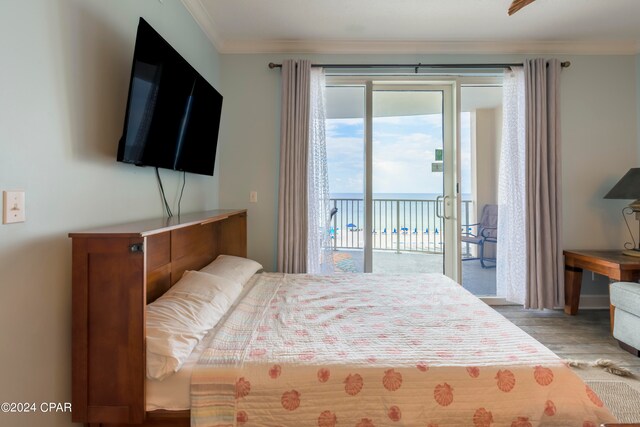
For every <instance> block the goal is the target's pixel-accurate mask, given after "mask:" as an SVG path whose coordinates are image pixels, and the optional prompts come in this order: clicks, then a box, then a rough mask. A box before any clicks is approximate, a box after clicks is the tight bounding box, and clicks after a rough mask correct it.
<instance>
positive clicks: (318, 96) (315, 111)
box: [307, 68, 333, 274]
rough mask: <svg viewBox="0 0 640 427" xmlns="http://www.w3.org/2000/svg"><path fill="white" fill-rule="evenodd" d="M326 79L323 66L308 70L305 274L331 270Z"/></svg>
mask: <svg viewBox="0 0 640 427" xmlns="http://www.w3.org/2000/svg"><path fill="white" fill-rule="evenodd" d="M325 120H326V113H325V78H324V70H323V69H322V68H312V69H311V111H310V117H309V148H308V166H307V175H308V178H307V181H308V182H307V189H308V200H307V203H308V212H307V214H308V232H307V236H308V241H307V273H309V274H327V273H330V272H332V271H333V262H332V253H331V239H330V236H329V227H330V224H329V221H330V220H329V212H330V209H331V207H330V201H329V177H328V169H327V144H326V138H325Z"/></svg>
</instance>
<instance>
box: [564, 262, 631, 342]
mask: <svg viewBox="0 0 640 427" xmlns="http://www.w3.org/2000/svg"><path fill="white" fill-rule="evenodd" d="M583 269H584V270H589V271H593V272H594V273H598V274H602V275H603V276H607V277H608V278H609V283H611V282H637V281H638V280H639V279H640V258H635V257H632V256H628V255H623V254H622V251H590V250H589V251H587V250H585V251H581V250H579V251H574V250H571V251H564V312H565V313H567V314H570V315H575V314H576V313H578V305H579V304H580V288H581V286H582V270H583ZM614 309H615V307H614V306H612V305H611V304H609V310H610V314H609V315H610V317H611V330H612V331H613V321H614V319H613V314H614Z"/></svg>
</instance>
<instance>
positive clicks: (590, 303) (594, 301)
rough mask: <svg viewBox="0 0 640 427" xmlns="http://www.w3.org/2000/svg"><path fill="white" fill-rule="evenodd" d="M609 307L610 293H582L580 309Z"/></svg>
mask: <svg viewBox="0 0 640 427" xmlns="http://www.w3.org/2000/svg"><path fill="white" fill-rule="evenodd" d="M604 308H607V309H608V308H609V295H580V310H582V309H585V310H599V309H604Z"/></svg>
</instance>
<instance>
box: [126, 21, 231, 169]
mask: <svg viewBox="0 0 640 427" xmlns="http://www.w3.org/2000/svg"><path fill="white" fill-rule="evenodd" d="M221 111H222V95H220V93H218V91H217V90H215V89H214V88H213V86H211V85H210V84H209V83H208V82H207V81H206V80H205V79H204V78H203V77H202V76H201V75H200V74H199V73H198V72H197V71H196V70H195V69H194V68H193V67H192V66H191V65H189V63H188V62H187V61H185V60H184V58H183V57H182V56H180V54H179V53H178V52H177V51H176V50H175V49H174V48H172V47H171V45H170V44H169V43H167V42H166V41H165V40H164V39H163V38H162V36H160V34H158V32H156V31H155V30H154V29H153V28H152V27H151V26H150V25H149V24H148V23H147V22H146V21H145V20H144V19H142V18H140V22H139V24H138V33H137V36H136V45H135V51H134V54H133V65H132V67H131V81H130V83H129V97H128V100H127V110H126V114H125V119H124V130H123V132H122V138H121V139H120V143H119V145H118V158H117V159H118V161H120V162H125V163H133V164H135V165H138V166H155V167H160V168H165V169H173V170H179V171H185V172H193V173H197V174H202V175H213V167H214V164H215V158H216V147H217V145H218V130H219V128H220V114H221Z"/></svg>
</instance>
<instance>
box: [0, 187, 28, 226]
mask: <svg viewBox="0 0 640 427" xmlns="http://www.w3.org/2000/svg"><path fill="white" fill-rule="evenodd" d="M2 205H3V209H2V223H3V224H13V223H15V222H25V220H26V215H25V211H24V206H25V203H24V191H20V190H15V191H3V192H2Z"/></svg>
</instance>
